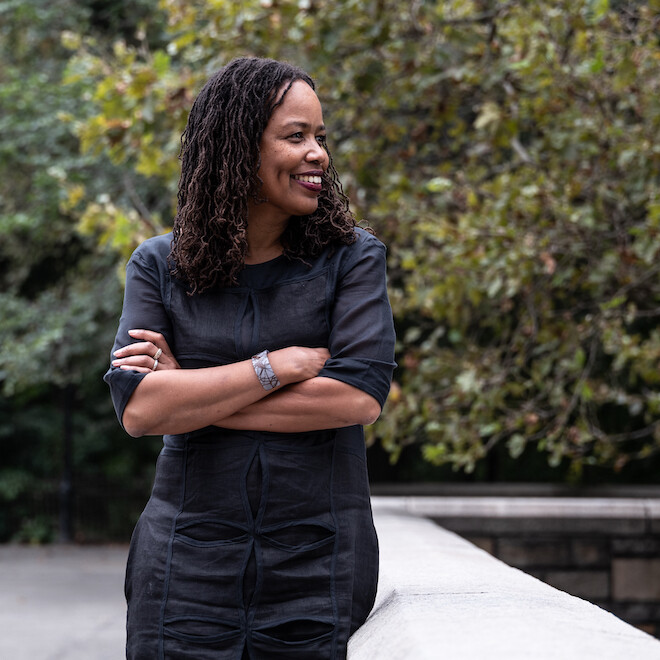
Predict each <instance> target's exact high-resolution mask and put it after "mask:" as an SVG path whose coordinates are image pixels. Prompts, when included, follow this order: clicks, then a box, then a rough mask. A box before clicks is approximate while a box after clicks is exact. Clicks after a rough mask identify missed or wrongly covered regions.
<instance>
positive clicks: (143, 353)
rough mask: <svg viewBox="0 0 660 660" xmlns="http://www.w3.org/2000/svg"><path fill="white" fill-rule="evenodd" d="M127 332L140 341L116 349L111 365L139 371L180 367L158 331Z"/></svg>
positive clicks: (146, 371) (145, 371)
mask: <svg viewBox="0 0 660 660" xmlns="http://www.w3.org/2000/svg"><path fill="white" fill-rule="evenodd" d="M128 334H129V335H130V336H131V337H134V338H135V339H141V340H142V341H138V342H135V343H134V344H129V345H128V346H123V347H122V348H119V349H117V350H116V351H115V353H114V357H115V359H114V360H113V361H112V366H113V367H119V368H120V369H125V370H130V371H139V372H141V373H148V372H149V371H156V370H158V371H162V370H163V369H180V368H181V367H180V366H179V363H178V362H177V361H176V358H175V357H174V355H173V354H172V351H171V350H170V347H169V346H168V344H167V342H166V341H165V337H163V335H162V334H161V333H160V332H153V331H152V330H141V329H140V330H129V331H128Z"/></svg>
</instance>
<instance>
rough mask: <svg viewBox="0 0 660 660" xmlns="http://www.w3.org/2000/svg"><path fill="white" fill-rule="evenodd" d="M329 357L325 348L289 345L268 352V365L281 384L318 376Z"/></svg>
mask: <svg viewBox="0 0 660 660" xmlns="http://www.w3.org/2000/svg"><path fill="white" fill-rule="evenodd" d="M329 357H330V351H328V349H327V348H307V347H305V346H289V347H287V348H281V349H279V350H277V351H270V352H269V353H268V359H269V361H270V366H271V367H272V368H273V371H274V373H275V375H276V376H277V378H278V380H279V381H280V383H282V385H288V384H289V383H299V382H300V381H302V380H308V379H309V378H314V377H315V376H318V374H319V372H320V371H321V369H323V366H324V365H325V363H326V360H327V359H328V358H329Z"/></svg>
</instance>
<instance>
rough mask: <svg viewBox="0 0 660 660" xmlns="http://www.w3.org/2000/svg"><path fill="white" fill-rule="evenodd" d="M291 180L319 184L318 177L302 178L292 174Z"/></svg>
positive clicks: (319, 178) (299, 175)
mask: <svg viewBox="0 0 660 660" xmlns="http://www.w3.org/2000/svg"><path fill="white" fill-rule="evenodd" d="M293 178H294V179H297V180H298V181H304V182H305V183H316V184H317V185H320V184H321V177H320V176H304V175H301V174H294V176H293Z"/></svg>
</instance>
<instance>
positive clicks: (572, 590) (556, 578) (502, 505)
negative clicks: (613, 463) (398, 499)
mask: <svg viewBox="0 0 660 660" xmlns="http://www.w3.org/2000/svg"><path fill="white" fill-rule="evenodd" d="M405 499H406V501H407V504H406V509H407V510H409V511H410V512H411V513H415V514H416V515H424V516H426V517H429V518H431V519H432V520H434V521H435V522H436V523H438V524H439V525H441V526H442V527H444V528H445V529H448V530H451V531H454V532H456V533H457V534H460V535H461V536H462V537H464V538H465V539H467V540H468V541H470V542H472V543H473V544H475V545H476V546H478V547H480V548H482V549H484V550H486V551H487V552H488V553H490V554H491V555H493V556H494V557H497V558H498V559H500V560H502V561H503V562H505V563H506V564H508V565H509V566H513V567H516V568H519V569H521V570H523V571H524V572H525V573H528V574H530V575H532V576H535V577H537V578H539V579H540V580H542V581H543V582H546V583H547V584H550V585H551V586H553V587H556V588H557V589H560V590H561V591H565V592H567V593H569V594H571V595H573V596H578V597H580V598H583V599H585V600H588V601H590V602H591V603H594V604H596V605H598V606H600V607H602V608H603V609H606V610H608V611H609V612H612V613H613V614H615V615H616V616H618V617H619V618H621V619H623V620H624V621H626V622H628V623H631V624H632V625H634V626H636V627H638V628H640V629H642V630H644V631H646V632H648V633H650V634H652V635H654V636H655V637H658V638H660V497H658V498H649V497H641V498H639V497H637V498H635V497H628V498H622V497H579V498H576V497H515V496H509V497H501V496H496V497H484V496H475V497H460V496H444V497H408V498H405Z"/></svg>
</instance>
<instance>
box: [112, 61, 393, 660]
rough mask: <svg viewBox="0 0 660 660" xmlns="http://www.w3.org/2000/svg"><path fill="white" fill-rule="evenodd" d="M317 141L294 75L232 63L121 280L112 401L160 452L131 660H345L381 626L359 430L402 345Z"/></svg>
mask: <svg viewBox="0 0 660 660" xmlns="http://www.w3.org/2000/svg"><path fill="white" fill-rule="evenodd" d="M325 136H326V131H325V127H324V124H323V115H322V110H321V105H320V102H319V100H318V98H317V96H316V94H315V92H314V84H313V82H312V80H311V79H310V78H309V76H308V75H307V74H306V73H305V72H304V71H302V70H300V69H298V68H296V67H293V66H291V65H289V64H285V63H281V62H276V61H273V60H262V59H256V58H242V59H238V60H235V61H233V62H231V63H230V64H228V65H227V66H226V67H224V68H223V69H221V70H220V71H219V72H218V73H216V74H215V75H214V76H213V77H212V78H211V79H210V80H209V81H208V82H207V84H206V85H205V87H204V88H203V89H202V91H201V92H200V94H199V96H198V98H197V100H196V101H195V104H194V105H193V108H192V110H191V113H190V117H189V119H188V124H187V127H186V130H185V132H184V134H183V139H182V153H181V159H182V173H181V179H180V182H179V195H178V211H177V216H176V218H175V222H174V229H173V232H172V234H171V235H166V236H159V237H156V238H152V239H149V240H147V241H145V243H143V244H142V245H141V246H140V247H139V248H138V249H137V250H136V252H135V253H134V254H133V256H132V258H131V260H130V261H129V263H128V266H127V280H126V293H125V300H124V309H123V313H122V317H121V320H120V324H119V330H118V333H117V337H116V340H115V345H114V348H113V356H114V359H113V361H112V365H111V368H110V370H109V371H108V372H107V374H106V376H105V380H106V382H107V383H108V384H109V385H110V388H111V393H112V398H113V403H114V405H115V408H116V410H117V415H118V417H119V420H120V422H121V423H122V425H123V426H124V428H125V429H126V430H127V431H128V433H130V434H131V435H133V436H136V437H137V436H141V435H145V434H164V438H163V440H164V447H163V450H162V452H161V454H160V456H159V459H158V464H157V469H156V478H155V483H154V489H153V492H152V496H151V498H150V500H149V502H148V504H147V506H146V508H145V511H144V512H143V514H142V516H141V517H140V520H139V521H138V524H137V526H136V529H135V532H134V534H133V538H132V540H131V549H130V554H129V560H128V567H127V575H126V596H127V600H128V624H127V630H128V639H127V657H128V658H145V659H147V658H148V659H149V660H153V658H168V659H171V658H194V659H195V660H204V659H206V658H236V659H237V660H240V659H241V658H263V659H266V658H268V659H272V658H280V657H281V658H289V659H292V658H306V659H309V658H315V659H322V658H344V657H345V656H346V644H347V641H348V637H349V635H350V634H351V633H352V632H353V631H354V630H355V629H356V628H357V627H358V626H359V625H361V624H362V623H363V622H364V620H365V618H366V617H367V615H368V613H369V610H370V609H371V607H372V605H373V599H374V596H375V589H376V581H377V564H378V548H377V540H376V535H375V531H374V528H373V522H372V518H371V509H370V502H369V488H368V482H367V476H366V463H365V447H364V439H363V432H362V427H361V425H362V424H370V423H372V422H373V421H374V420H375V419H376V418H377V417H378V415H379V413H380V410H381V408H382V405H383V403H384V401H385V398H386V396H387V393H388V389H389V383H390V379H391V374H392V369H393V368H394V366H395V365H394V362H393V352H394V331H393V325H392V315H391V310H390V307H389V303H388V299H387V293H386V287H385V249H384V247H383V245H382V244H381V243H380V242H379V241H378V240H377V239H376V238H375V237H374V236H373V235H371V234H370V233H368V232H366V231H364V230H363V229H360V228H357V227H356V226H355V221H354V219H353V216H352V215H351V213H350V211H349V209H348V202H347V200H346V198H345V196H344V195H343V193H342V191H341V186H340V184H339V182H338V178H337V174H336V172H335V170H334V167H333V166H332V161H331V159H330V155H329V152H328V149H327V146H326V137H325Z"/></svg>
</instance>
